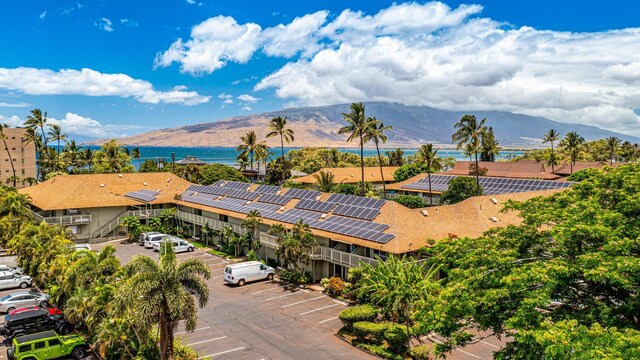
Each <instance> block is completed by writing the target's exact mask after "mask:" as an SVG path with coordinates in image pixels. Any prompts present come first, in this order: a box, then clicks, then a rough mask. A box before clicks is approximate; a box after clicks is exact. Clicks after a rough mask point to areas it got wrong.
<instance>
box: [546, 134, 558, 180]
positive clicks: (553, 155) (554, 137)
mask: <svg viewBox="0 0 640 360" xmlns="http://www.w3.org/2000/svg"><path fill="white" fill-rule="evenodd" d="M558 139H560V134H559V133H558V132H557V131H556V130H555V129H549V131H547V133H546V134H544V137H543V138H542V143H543V144H544V143H547V142H548V143H551V158H550V159H549V164H550V165H551V173H552V174H555V172H556V169H555V164H556V153H555V150H554V148H553V143H554V142H556V141H558Z"/></svg>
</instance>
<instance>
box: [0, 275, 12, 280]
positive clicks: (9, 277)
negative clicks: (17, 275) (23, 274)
mask: <svg viewBox="0 0 640 360" xmlns="http://www.w3.org/2000/svg"><path fill="white" fill-rule="evenodd" d="M9 279H13V275H4V276H0V280H9Z"/></svg>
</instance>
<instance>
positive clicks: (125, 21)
mask: <svg viewBox="0 0 640 360" xmlns="http://www.w3.org/2000/svg"><path fill="white" fill-rule="evenodd" d="M120 24H122V25H124V26H128V27H138V23H137V22H135V21H133V20H131V19H120Z"/></svg>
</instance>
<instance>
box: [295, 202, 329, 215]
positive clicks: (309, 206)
mask: <svg viewBox="0 0 640 360" xmlns="http://www.w3.org/2000/svg"><path fill="white" fill-rule="evenodd" d="M334 206H336V204H335V203H332V202H326V201H318V200H312V199H302V200H300V201H298V203H297V204H296V206H295V208H296V209H306V210H313V211H320V212H323V213H326V212H329V211H331V209H333V207H334Z"/></svg>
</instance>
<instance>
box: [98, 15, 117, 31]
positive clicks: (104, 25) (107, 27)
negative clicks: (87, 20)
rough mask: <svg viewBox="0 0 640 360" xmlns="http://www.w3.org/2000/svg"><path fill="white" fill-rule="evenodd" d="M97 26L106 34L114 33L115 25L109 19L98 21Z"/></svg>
mask: <svg viewBox="0 0 640 360" xmlns="http://www.w3.org/2000/svg"><path fill="white" fill-rule="evenodd" d="M95 25H96V26H97V27H99V28H101V29H102V30H104V31H106V32H113V23H112V22H111V20H109V19H107V18H102V19H100V20H98V21H97V22H96V23H95Z"/></svg>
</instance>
